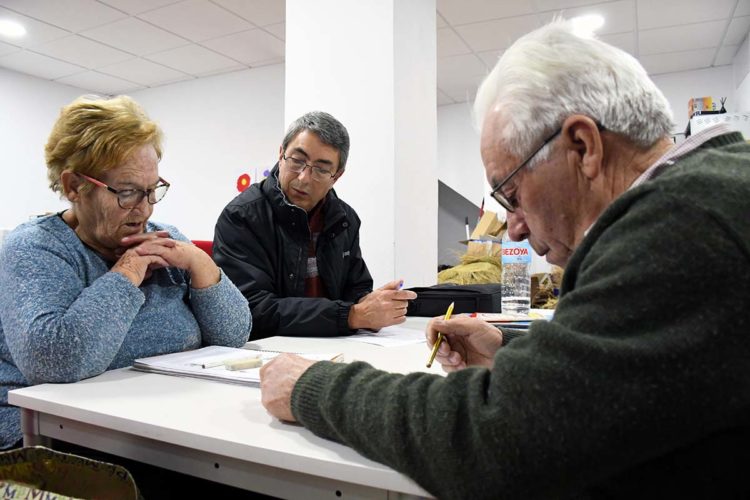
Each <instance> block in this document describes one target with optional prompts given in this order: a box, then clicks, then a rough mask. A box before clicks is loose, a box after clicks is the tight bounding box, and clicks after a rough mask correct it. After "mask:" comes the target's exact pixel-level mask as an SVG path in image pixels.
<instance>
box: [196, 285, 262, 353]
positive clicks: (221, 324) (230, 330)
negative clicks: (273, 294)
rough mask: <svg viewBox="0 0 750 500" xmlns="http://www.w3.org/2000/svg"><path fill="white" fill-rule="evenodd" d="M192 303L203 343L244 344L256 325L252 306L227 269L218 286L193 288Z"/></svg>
mask: <svg viewBox="0 0 750 500" xmlns="http://www.w3.org/2000/svg"><path fill="white" fill-rule="evenodd" d="M190 306H191V307H192V309H193V314H195V318H196V319H197V320H198V324H199V325H200V328H201V334H202V336H203V343H204V344H210V345H225V346H230V347H242V346H243V345H244V344H245V342H247V340H248V338H249V336H250V329H251V328H252V325H253V323H252V317H251V316H250V307H249V306H248V305H247V300H245V297H244V296H243V295H242V293H241V292H240V291H239V290H238V289H237V287H236V286H234V284H233V283H232V282H231V281H230V279H229V278H227V276H226V275H225V274H224V271H221V279H220V280H219V282H218V283H216V284H215V285H213V286H210V287H208V288H201V289H197V288H191V289H190Z"/></svg>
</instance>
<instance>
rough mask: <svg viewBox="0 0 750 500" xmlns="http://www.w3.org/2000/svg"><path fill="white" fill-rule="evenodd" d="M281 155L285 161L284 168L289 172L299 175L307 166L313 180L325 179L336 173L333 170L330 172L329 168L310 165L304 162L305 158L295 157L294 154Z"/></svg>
mask: <svg viewBox="0 0 750 500" xmlns="http://www.w3.org/2000/svg"><path fill="white" fill-rule="evenodd" d="M281 157H282V158H283V159H284V161H285V162H286V168H287V169H288V170H289V171H290V172H294V173H295V174H297V175H299V174H301V173H302V172H304V170H305V169H306V168H309V169H310V173H311V175H312V178H313V180H316V181H318V182H323V181H327V180H328V179H331V178H333V176H335V175H336V173H335V172H331V171H330V170H328V169H326V168H323V167H319V166H317V165H310V164H308V163H305V160H302V159H300V158H295V157H294V156H286V155H282V156H281Z"/></svg>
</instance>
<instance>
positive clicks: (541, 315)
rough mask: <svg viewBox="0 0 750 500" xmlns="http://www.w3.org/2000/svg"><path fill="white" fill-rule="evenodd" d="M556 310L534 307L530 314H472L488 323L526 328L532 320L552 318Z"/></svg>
mask: <svg viewBox="0 0 750 500" xmlns="http://www.w3.org/2000/svg"><path fill="white" fill-rule="evenodd" d="M553 313H554V311H552V310H545V309H534V310H533V311H530V312H529V314H511V313H474V314H472V315H471V316H472V317H476V318H479V319H483V320H484V321H487V322H488V323H493V324H495V325H498V326H502V327H505V328H515V329H521V330H523V329H526V328H528V327H529V325H530V324H531V322H532V321H536V320H540V319H543V320H550V319H552V314H553Z"/></svg>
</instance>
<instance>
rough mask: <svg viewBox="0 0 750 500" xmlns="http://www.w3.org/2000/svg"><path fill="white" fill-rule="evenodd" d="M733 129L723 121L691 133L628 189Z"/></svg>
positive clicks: (648, 179) (647, 179)
mask: <svg viewBox="0 0 750 500" xmlns="http://www.w3.org/2000/svg"><path fill="white" fill-rule="evenodd" d="M731 131H732V130H731V129H730V128H729V127H728V126H727V125H725V124H723V123H722V124H719V125H714V126H713V127H710V128H707V129H705V130H702V131H700V132H698V133H697V134H695V135H691V136H690V137H688V138H687V139H685V140H684V141H683V142H682V143H680V144H678V145H677V146H675V147H673V148H671V149H670V150H669V151H667V152H666V153H664V154H663V155H662V156H661V158H659V159H658V160H656V161H655V162H654V163H653V164H652V165H651V166H650V167H648V169H646V171H645V172H643V173H642V174H641V175H639V176H638V178H637V179H636V180H634V181H633V183H632V184H631V185H630V187H629V188H628V189H633V188H634V187H637V186H640V185H641V184H643V183H644V182H646V181H650V180H651V179H653V178H654V177H657V176H658V175H659V174H661V173H662V172H663V171H664V170H665V169H667V168H668V167H671V166H672V165H674V164H675V162H676V161H677V160H678V159H679V158H680V157H681V156H685V155H686V154H688V153H690V152H692V151H695V150H696V149H697V148H698V147H700V145H701V144H703V143H704V142H707V141H710V140H711V139H713V138H714V137H718V136H720V135H723V134H727V133H729V132H731Z"/></svg>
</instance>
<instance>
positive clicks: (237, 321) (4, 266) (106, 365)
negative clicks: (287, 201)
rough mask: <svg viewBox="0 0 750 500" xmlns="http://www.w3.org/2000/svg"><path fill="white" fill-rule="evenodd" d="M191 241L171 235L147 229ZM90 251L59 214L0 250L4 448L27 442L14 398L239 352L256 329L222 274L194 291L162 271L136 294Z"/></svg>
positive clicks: (21, 231) (177, 275) (33, 224)
mask: <svg viewBox="0 0 750 500" xmlns="http://www.w3.org/2000/svg"><path fill="white" fill-rule="evenodd" d="M157 230H166V231H169V233H170V235H171V236H172V238H174V239H179V240H183V241H187V239H186V238H185V236H183V235H182V234H180V233H179V232H178V231H177V229H175V228H174V227H171V226H166V225H160V224H155V223H149V224H148V231H157ZM110 265H111V264H110V263H108V262H106V261H105V260H104V259H103V258H102V257H101V256H100V255H99V254H97V253H96V252H94V251H93V250H91V249H90V248H88V247H87V246H85V245H84V244H83V243H82V242H81V240H80V239H79V238H78V236H76V234H75V232H73V230H72V229H71V228H70V227H68V225H67V224H66V223H65V222H64V221H63V220H62V218H61V217H60V215H59V214H58V215H52V216H48V217H42V218H39V219H36V220H33V221H30V222H27V223H25V224H22V225H21V226H19V227H18V228H16V229H15V230H14V231H12V232H11V233H10V234H9V235H8V236H7V237H6V239H5V241H4V244H3V246H2V247H0V448H7V447H9V446H11V445H12V444H14V443H15V442H17V441H18V440H19V439H21V429H20V416H19V413H20V412H19V410H18V409H17V408H15V407H12V406H9V405H8V391H9V390H12V389H16V388H19V387H25V386H28V385H33V384H41V383H47V382H51V383H66V382H75V381H78V380H81V379H84V378H88V377H93V376H95V375H99V374H100V373H102V372H104V371H106V370H111V369H114V368H121V367H124V366H130V365H131V364H132V363H133V360H135V359H136V358H141V357H146V356H154V355H158V354H163V353H170V352H176V351H184V350H188V349H195V348H197V347H200V346H201V345H204V344H218V345H226V346H234V347H240V346H242V345H243V344H244V343H245V342H246V341H247V340H248V336H249V332H250V328H251V326H252V320H251V317H250V310H249V308H248V307H247V301H246V300H245V297H243V296H242V294H241V293H240V292H239V290H237V288H236V287H235V286H234V285H233V284H232V282H231V281H230V280H229V279H228V278H227V277H226V276H225V275H224V274H223V273H222V275H221V280H220V281H219V283H217V284H216V285H213V286H211V287H208V288H204V289H194V288H190V276H189V274H188V273H187V272H186V271H184V270H181V269H176V268H167V269H159V270H157V271H155V272H154V273H153V275H152V276H151V277H150V278H149V279H147V280H145V281H144V282H143V283H142V284H141V286H140V287H136V286H134V285H133V284H132V283H131V282H130V281H129V280H128V279H127V278H125V277H124V276H123V275H122V274H120V273H116V272H110V271H109V268H110Z"/></svg>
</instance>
